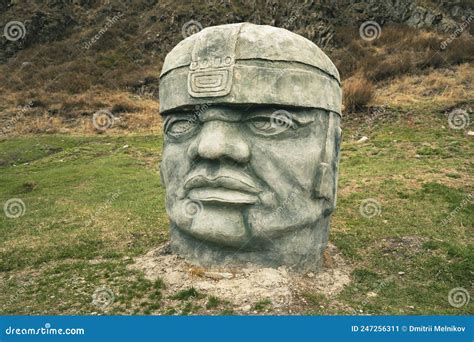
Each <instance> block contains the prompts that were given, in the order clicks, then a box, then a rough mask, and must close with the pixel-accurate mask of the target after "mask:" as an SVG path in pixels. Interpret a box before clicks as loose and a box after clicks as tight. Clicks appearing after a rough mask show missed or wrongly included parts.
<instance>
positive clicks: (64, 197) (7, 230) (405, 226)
mask: <svg viewBox="0 0 474 342" xmlns="http://www.w3.org/2000/svg"><path fill="white" fill-rule="evenodd" d="M394 113H395V112H394ZM437 113H439V112H437V111H433V112H431V113H430V112H426V110H425V108H424V109H423V110H421V109H420V110H416V109H415V110H412V112H411V114H410V115H411V116H412V117H413V118H414V120H412V124H411V125H408V124H407V122H406V120H405V116H406V115H407V112H406V111H404V110H403V109H397V112H396V113H395V114H394V115H393V117H391V118H389V119H388V120H385V121H384V122H374V123H373V124H372V126H371V127H370V128H362V129H361V132H362V134H365V135H368V136H369V141H368V142H366V143H364V144H356V143H355V141H353V140H349V139H346V140H345V141H344V142H343V145H342V158H341V165H340V178H339V192H338V207H337V210H336V212H335V214H334V217H333V221H332V227H331V235H330V240H331V241H332V242H333V243H334V244H335V245H336V246H337V247H338V248H339V249H340V250H341V252H342V253H343V255H344V256H345V258H346V259H347V260H348V262H350V263H351V264H352V266H353V269H354V271H353V273H352V275H351V279H352V281H351V283H350V284H349V285H347V286H346V287H345V288H344V290H343V291H342V292H341V293H340V294H338V295H337V296H336V297H335V298H326V297H325V296H324V295H321V294H319V293H317V292H314V293H311V292H309V293H305V295H304V296H305V298H306V299H307V303H308V304H307V305H306V306H305V307H303V308H302V312H303V313H308V314H353V313H354V312H357V313H360V312H363V313H370V314H452V315H458V314H473V313H474V310H473V307H474V306H473V305H474V304H473V301H474V300H471V302H470V304H468V305H465V306H463V307H461V308H454V307H452V306H450V305H449V302H448V300H447V296H448V292H449V291H450V290H451V289H452V288H455V287H463V288H465V289H467V290H468V291H470V292H471V294H472V279H473V278H474V244H473V230H474V229H473V228H474V215H472V212H473V209H474V206H473V203H472V201H470V202H469V201H467V203H466V201H465V199H466V196H467V195H468V194H471V193H472V192H473V190H474V189H473V188H474V185H473V182H472V180H473V171H474V167H473V166H474V163H473V161H474V158H473V153H474V152H473V151H474V149H473V147H474V146H473V145H474V143H473V141H472V139H469V138H468V137H467V136H466V135H465V134H464V133H463V132H462V131H455V130H452V129H449V127H448V124H447V120H446V117H445V116H443V115H442V114H437ZM343 122H344V127H343V130H344V132H345V134H346V135H345V136H346V137H349V136H350V134H351V132H355V131H357V130H358V128H359V126H357V125H355V124H353V123H351V120H350V119H349V120H346V121H343ZM413 122H414V123H413ZM443 126H444V128H443ZM127 145H128V146H127ZM161 146H162V137H161V136H133V135H131V136H107V135H100V136H69V135H45V136H20V137H14V138H8V139H4V140H1V141H0V199H1V204H2V207H3V204H4V203H5V202H6V201H7V200H9V199H11V198H19V199H21V200H22V201H23V202H24V204H25V207H26V210H25V212H24V214H23V215H22V216H20V217H18V218H8V217H6V216H5V215H3V213H2V215H0V241H1V242H0V276H1V278H0V279H1V281H0V304H1V305H0V307H1V313H3V314H91V313H97V314H102V313H105V314H193V313H199V312H202V310H210V311H212V312H214V313H215V314H232V313H233V311H232V306H231V305H227V304H226V305H225V306H226V307H222V305H221V304H222V303H220V301H219V299H217V298H213V297H206V294H205V293H203V294H201V293H198V292H197V291H196V290H195V289H192V288H191V289H186V290H184V291H181V292H178V293H176V294H174V295H173V296H172V298H164V296H163V295H162V289H163V286H164V285H163V283H162V282H161V281H159V280H158V281H156V282H152V281H149V280H146V279H145V278H144V276H143V274H141V273H140V272H139V271H130V269H129V268H127V266H128V265H129V264H130V263H132V260H133V258H134V257H136V256H139V255H142V254H144V253H146V252H147V251H148V250H150V249H152V248H153V247H155V246H157V245H158V244H160V243H162V242H164V241H166V240H167V239H168V231H167V229H168V218H167V215H166V213H165V204H164V189H163V187H162V186H161V184H160V180H159V172H158V168H157V165H158V163H159V161H160V160H161V148H162V147H161ZM417 155H418V156H417ZM367 198H373V199H375V200H377V201H378V203H379V204H380V214H379V215H377V216H374V217H372V218H366V217H363V216H362V215H361V214H360V212H359V207H360V204H361V202H362V201H363V200H364V199H367ZM462 203H464V204H462ZM453 211H455V215H453V217H452V218H451V219H450V220H449V222H448V223H447V224H443V222H445V221H443V220H445V219H446V218H447V217H448V215H449V214H450V213H451V212H453ZM101 286H105V287H107V288H108V289H110V290H111V291H112V293H113V294H114V301H113V303H112V304H111V305H110V306H109V307H107V308H104V309H101V308H98V307H97V306H94V305H93V303H92V295H93V293H94V291H95V290H96V289H97V288H100V287H101ZM471 296H472V295H471ZM203 298H207V299H203ZM196 299H197V300H196ZM170 300H171V302H172V303H171V304H169V301H170ZM166 303H168V304H166ZM335 303H337V305H336V304H335ZM237 304H238V303H237ZM260 304H261V305H259V306H258V308H257V307H255V308H254V309H255V310H265V309H266V308H267V307H268V305H267V304H262V303H260Z"/></svg>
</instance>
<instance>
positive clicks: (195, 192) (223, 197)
mask: <svg viewBox="0 0 474 342" xmlns="http://www.w3.org/2000/svg"><path fill="white" fill-rule="evenodd" d="M188 196H189V198H190V199H191V200H196V201H201V202H209V203H226V204H254V203H257V202H258V201H259V199H258V197H257V196H256V195H255V193H249V192H245V191H241V190H235V189H229V188H224V187H200V188H194V189H192V190H191V191H189V195H188Z"/></svg>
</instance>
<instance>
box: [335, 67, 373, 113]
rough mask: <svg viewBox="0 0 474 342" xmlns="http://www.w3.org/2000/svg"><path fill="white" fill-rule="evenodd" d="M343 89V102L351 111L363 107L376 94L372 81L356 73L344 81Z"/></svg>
mask: <svg viewBox="0 0 474 342" xmlns="http://www.w3.org/2000/svg"><path fill="white" fill-rule="evenodd" d="M342 89H343V103H344V106H345V109H346V110H347V111H349V112H354V111H356V110H360V109H362V108H363V107H365V106H366V105H367V104H368V103H369V102H370V101H371V100H372V99H373V98H374V95H375V92H374V86H373V84H372V82H370V81H368V80H367V79H366V78H365V77H364V76H362V75H356V76H353V77H351V78H349V79H347V80H346V81H344V83H343V87H342Z"/></svg>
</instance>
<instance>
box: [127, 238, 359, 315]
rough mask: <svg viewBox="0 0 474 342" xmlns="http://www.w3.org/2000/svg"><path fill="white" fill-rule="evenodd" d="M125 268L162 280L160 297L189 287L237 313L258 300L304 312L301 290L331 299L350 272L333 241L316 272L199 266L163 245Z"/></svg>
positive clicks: (280, 308) (274, 309)
mask: <svg viewBox="0 0 474 342" xmlns="http://www.w3.org/2000/svg"><path fill="white" fill-rule="evenodd" d="M130 267H131V268H133V269H138V270H141V271H143V272H144V273H145V277H146V278H148V279H150V280H156V279H158V278H160V279H162V280H163V281H164V283H165V285H166V289H165V290H164V295H165V296H164V297H171V296H173V295H175V294H176V293H178V292H179V291H183V290H186V289H190V288H194V289H196V290H197V291H199V292H201V293H204V294H206V295H208V296H215V297H218V298H219V299H220V300H223V301H227V302H230V303H231V304H232V306H233V308H234V311H236V312H242V313H248V312H249V311H251V310H253V308H255V306H256V305H258V303H262V301H264V302H265V301H266V302H268V303H270V302H271V304H269V311H272V313H274V314H275V313H282V314H288V313H297V312H301V311H303V310H304V309H305V307H304V306H305V303H306V301H305V300H304V299H303V297H302V296H303V294H304V293H308V292H311V293H318V294H321V295H323V296H325V297H328V298H329V299H331V298H332V297H334V296H336V295H337V294H338V293H339V292H341V291H342V289H343V288H344V286H345V285H346V284H348V283H349V282H350V273H351V271H352V269H351V267H350V266H349V264H348V263H346V261H345V260H344V259H343V258H342V254H341V253H340V252H339V251H338V249H337V248H336V247H335V246H333V245H329V246H328V248H327V250H326V251H325V254H324V268H323V269H322V270H321V271H320V272H319V273H316V274H315V273H311V272H310V273H306V274H298V273H295V272H293V271H291V270H290V269H288V268H286V267H279V268H261V267H257V266H254V265H249V266H247V267H245V268H232V269H229V268H226V269H222V268H200V267H199V268H198V267H195V266H192V265H190V264H188V263H187V262H186V261H185V260H184V259H182V258H180V257H179V256H177V255H175V254H172V253H171V252H170V248H169V245H168V244H165V245H162V246H160V247H158V248H156V249H153V250H151V251H150V252H148V253H147V254H145V255H144V256H142V257H139V258H137V259H136V260H135V263H134V264H133V265H131V266H130ZM269 311H267V313H268V312H269Z"/></svg>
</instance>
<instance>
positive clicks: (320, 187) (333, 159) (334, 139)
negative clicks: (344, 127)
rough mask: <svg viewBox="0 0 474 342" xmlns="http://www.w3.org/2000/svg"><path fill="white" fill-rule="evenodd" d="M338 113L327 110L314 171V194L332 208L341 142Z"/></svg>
mask: <svg viewBox="0 0 474 342" xmlns="http://www.w3.org/2000/svg"><path fill="white" fill-rule="evenodd" d="M339 121H340V118H339V115H338V114H336V113H332V112H329V120H328V131H327V134H326V144H325V147H324V149H323V151H322V155H321V163H320V164H319V166H318V169H317V171H316V183H315V195H316V197H317V198H318V197H319V198H325V199H326V200H327V201H328V202H329V203H330V204H331V207H332V209H334V208H335V207H336V190H337V178H338V165H339V150H340V144H341V128H340V127H339Z"/></svg>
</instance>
